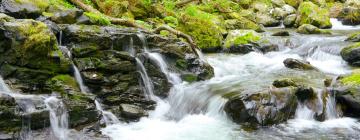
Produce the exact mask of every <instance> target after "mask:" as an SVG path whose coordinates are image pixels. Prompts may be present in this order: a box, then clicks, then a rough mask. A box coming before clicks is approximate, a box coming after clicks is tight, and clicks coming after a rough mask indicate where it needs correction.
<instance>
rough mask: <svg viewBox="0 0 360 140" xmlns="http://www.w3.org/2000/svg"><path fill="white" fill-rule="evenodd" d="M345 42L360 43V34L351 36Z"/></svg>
mask: <svg viewBox="0 0 360 140" xmlns="http://www.w3.org/2000/svg"><path fill="white" fill-rule="evenodd" d="M345 41H352V42H360V32H358V33H353V34H351V35H350V36H349V37H348V38H347V39H346V40H345Z"/></svg>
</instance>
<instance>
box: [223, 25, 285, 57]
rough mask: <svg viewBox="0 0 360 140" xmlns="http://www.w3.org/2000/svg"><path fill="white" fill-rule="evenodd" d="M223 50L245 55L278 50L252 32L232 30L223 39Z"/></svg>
mask: <svg viewBox="0 0 360 140" xmlns="http://www.w3.org/2000/svg"><path fill="white" fill-rule="evenodd" d="M224 48H225V49H226V51H228V52H230V53H241V54H246V53H249V52H252V51H261V52H263V53H266V52H269V51H275V50H278V46H277V45H274V44H271V43H269V42H268V41H267V40H265V39H263V38H262V36H261V35H260V34H259V33H256V32H255V31H252V30H232V31H230V32H229V34H228V36H227V37H226V39H225V43H224Z"/></svg>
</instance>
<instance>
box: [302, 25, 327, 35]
mask: <svg viewBox="0 0 360 140" xmlns="http://www.w3.org/2000/svg"><path fill="white" fill-rule="evenodd" d="M296 32H298V33H301V34H331V32H330V31H327V30H322V29H319V28H317V27H316V26H313V25H310V24H303V25H301V26H300V27H299V28H298V29H297V30H296Z"/></svg>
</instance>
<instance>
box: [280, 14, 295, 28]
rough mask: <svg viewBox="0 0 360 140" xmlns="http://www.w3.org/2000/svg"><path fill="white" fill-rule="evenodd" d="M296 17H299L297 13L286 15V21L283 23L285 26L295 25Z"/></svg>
mask: <svg viewBox="0 0 360 140" xmlns="http://www.w3.org/2000/svg"><path fill="white" fill-rule="evenodd" d="M296 17H297V15H296V14H291V15H288V16H287V17H285V19H284V23H283V24H284V26H285V27H293V26H294V25H295V22H296Z"/></svg>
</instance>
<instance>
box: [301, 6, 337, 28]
mask: <svg viewBox="0 0 360 140" xmlns="http://www.w3.org/2000/svg"><path fill="white" fill-rule="evenodd" d="M298 13H299V15H300V18H298V20H297V24H298V25H299V26H300V25H303V24H312V25H314V26H317V27H319V28H330V27H331V26H332V25H331V22H330V18H329V17H330V15H329V11H328V10H327V9H325V8H320V7H319V6H317V5H315V4H314V3H312V2H303V3H301V5H300V6H299V8H298Z"/></svg>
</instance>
